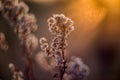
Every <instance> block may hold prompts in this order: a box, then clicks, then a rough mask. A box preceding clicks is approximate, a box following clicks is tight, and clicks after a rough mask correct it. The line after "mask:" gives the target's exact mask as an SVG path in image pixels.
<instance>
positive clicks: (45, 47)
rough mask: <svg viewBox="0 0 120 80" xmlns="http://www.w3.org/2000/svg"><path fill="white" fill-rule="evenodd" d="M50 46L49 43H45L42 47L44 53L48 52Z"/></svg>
mask: <svg viewBox="0 0 120 80" xmlns="http://www.w3.org/2000/svg"><path fill="white" fill-rule="evenodd" d="M48 47H49V46H48V43H43V44H42V45H41V49H42V50H43V51H46V49H47V48H48Z"/></svg>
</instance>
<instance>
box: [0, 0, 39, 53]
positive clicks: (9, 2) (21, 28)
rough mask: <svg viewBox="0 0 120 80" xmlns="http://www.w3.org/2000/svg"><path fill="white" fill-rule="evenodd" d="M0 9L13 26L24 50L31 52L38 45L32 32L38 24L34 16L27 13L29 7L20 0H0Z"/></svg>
mask: <svg viewBox="0 0 120 80" xmlns="http://www.w3.org/2000/svg"><path fill="white" fill-rule="evenodd" d="M0 10H1V12H2V13H3V15H4V18H5V19H6V20H7V21H8V22H9V23H10V24H11V26H14V31H15V33H16V34H17V35H18V37H19V39H20V40H21V42H22V43H23V44H24V45H25V48H26V49H27V50H26V51H27V52H28V53H29V52H33V51H34V50H35V49H36V47H37V45H38V39H37V38H36V36H35V35H34V34H33V32H34V31H36V30H37V28H38V26H37V25H36V18H35V16H34V15H33V14H31V13H28V12H29V7H28V6H27V5H26V4H25V3H24V2H23V1H21V0H0ZM30 37H32V38H30ZM28 39H29V40H28Z"/></svg>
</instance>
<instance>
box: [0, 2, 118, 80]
mask: <svg viewBox="0 0 120 80" xmlns="http://www.w3.org/2000/svg"><path fill="white" fill-rule="evenodd" d="M25 2H26V4H28V6H29V7H30V12H31V13H34V14H35V16H36V18H37V24H38V26H39V29H38V30H37V32H36V33H35V34H36V35H37V37H38V38H40V37H43V36H44V37H46V38H47V39H48V41H51V39H52V38H53V36H52V35H51V34H50V32H49V31H48V26H47V19H48V18H49V17H50V16H52V14H56V13H63V14H65V15H66V16H67V17H69V18H71V19H72V20H74V26H75V31H73V32H72V33H71V35H70V36H69V38H68V44H69V47H68V51H67V53H68V56H79V57H81V58H82V60H83V61H84V63H85V64H87V65H88V66H89V67H90V75H89V76H88V80H120V0H25ZM0 32H4V33H5V35H6V38H7V41H8V43H9V49H8V51H3V50H0V78H1V79H2V80H10V79H11V78H12V74H11V73H10V70H9V68H8V64H9V63H10V62H13V63H14V64H15V65H16V66H17V67H18V68H19V69H21V70H22V71H24V64H25V62H24V57H22V55H21V54H23V53H22V52H23V51H22V46H21V45H20V41H19V39H18V38H17V35H16V34H14V32H13V28H11V27H10V25H9V23H7V21H6V20H4V18H3V17H2V15H1V13H0ZM38 51H40V50H38ZM38 51H36V53H35V55H34V56H36V55H37V53H38ZM35 58H36V57H35ZM37 62H39V61H36V59H34V73H35V76H36V79H37V80H50V78H51V73H50V72H49V71H45V70H43V69H42V67H40V66H41V65H39V64H38V63H37Z"/></svg>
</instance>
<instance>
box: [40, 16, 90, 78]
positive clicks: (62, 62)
mask: <svg viewBox="0 0 120 80" xmlns="http://www.w3.org/2000/svg"><path fill="white" fill-rule="evenodd" d="M48 26H49V31H50V32H51V33H52V34H53V35H54V38H53V39H52V43H51V44H50V45H49V44H48V42H47V39H46V38H45V37H42V38H40V44H41V49H42V51H43V52H46V53H47V56H48V57H49V58H50V57H53V59H54V62H55V63H56V65H54V66H55V68H54V71H55V74H54V75H53V80H82V79H83V78H84V77H85V76H87V75H88V71H89V69H88V67H87V66H86V65H85V64H83V62H82V61H81V60H80V59H79V58H76V57H74V58H72V61H70V62H67V59H66V58H65V50H66V48H67V47H68V44H67V37H68V35H69V34H70V33H71V32H72V31H73V30H74V26H73V21H72V20H71V19H70V18H67V17H65V16H64V15H63V14H54V15H53V16H52V17H50V18H49V19H48Z"/></svg>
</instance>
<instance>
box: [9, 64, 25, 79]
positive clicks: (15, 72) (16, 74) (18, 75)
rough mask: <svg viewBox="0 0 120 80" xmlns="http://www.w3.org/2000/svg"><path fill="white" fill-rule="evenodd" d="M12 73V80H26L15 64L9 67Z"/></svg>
mask: <svg viewBox="0 0 120 80" xmlns="http://www.w3.org/2000/svg"><path fill="white" fill-rule="evenodd" d="M8 67H9V69H10V71H11V73H12V74H13V79H12V80H24V79H23V73H22V72H21V71H20V70H19V69H17V68H16V67H15V65H14V64H13V63H10V64H9V65H8Z"/></svg>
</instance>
